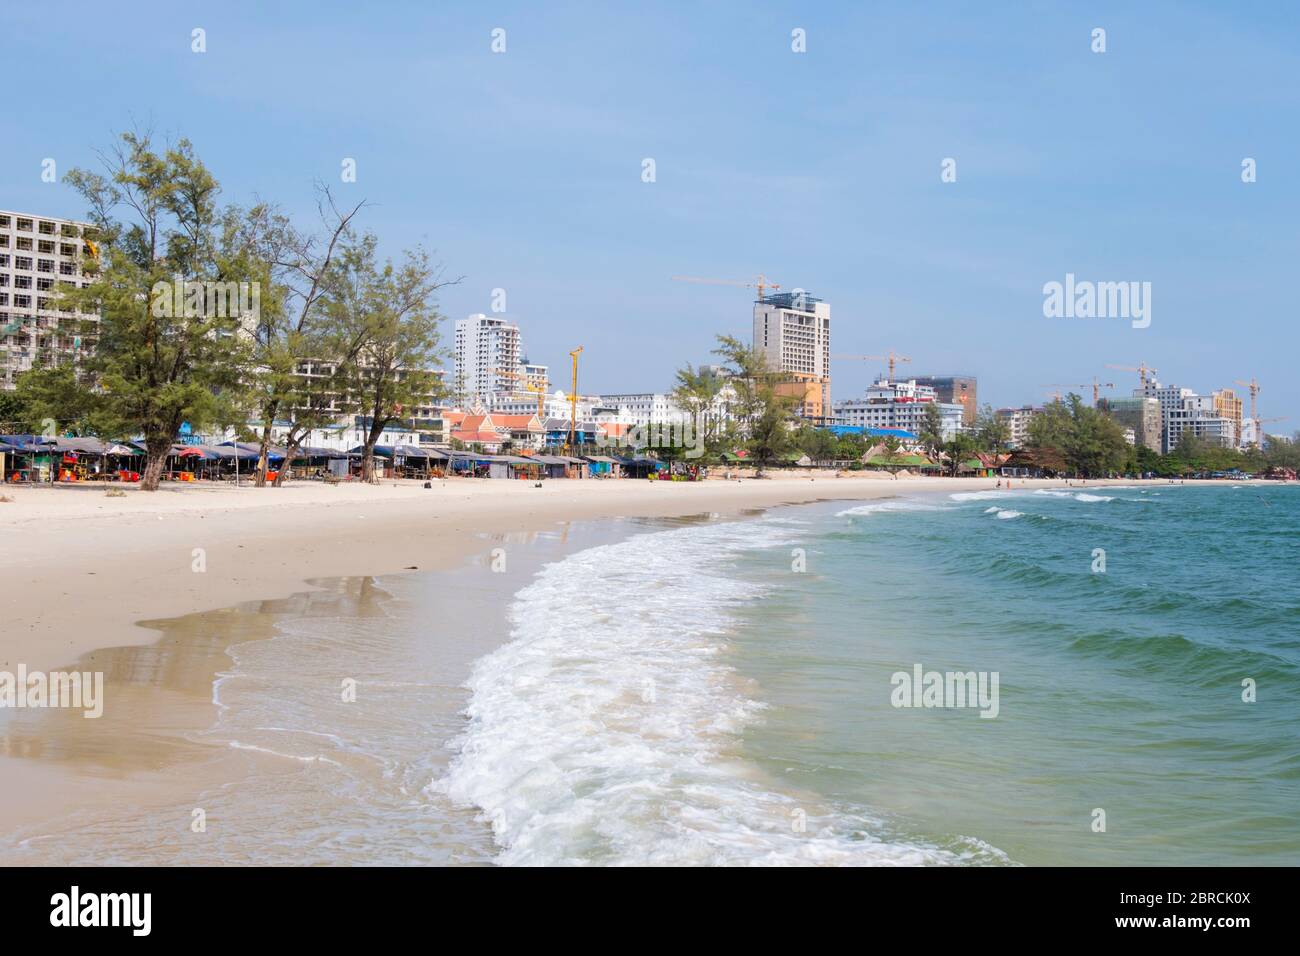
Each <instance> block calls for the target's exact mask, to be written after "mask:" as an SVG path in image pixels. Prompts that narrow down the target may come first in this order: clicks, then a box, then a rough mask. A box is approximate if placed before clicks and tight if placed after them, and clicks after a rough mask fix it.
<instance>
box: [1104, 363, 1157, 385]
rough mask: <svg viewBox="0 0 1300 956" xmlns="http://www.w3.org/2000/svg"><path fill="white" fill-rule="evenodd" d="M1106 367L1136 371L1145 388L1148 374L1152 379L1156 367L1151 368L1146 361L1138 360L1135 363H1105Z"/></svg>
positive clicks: (1122, 370) (1123, 370)
mask: <svg viewBox="0 0 1300 956" xmlns="http://www.w3.org/2000/svg"><path fill="white" fill-rule="evenodd" d="M1106 367H1107V368H1114V369H1119V370H1120V371H1121V372H1137V373H1138V377H1139V378H1140V379H1141V380H1142V387H1143V388H1146V385H1147V378H1148V376H1149V377H1150V378H1151V379H1152V380H1153V381H1154V379H1155V377H1156V372H1158V371H1160V370H1159V369H1158V368H1152V367H1151V366H1150V365H1148V364H1147V363H1146V362H1138V363H1137V365H1107V366H1106Z"/></svg>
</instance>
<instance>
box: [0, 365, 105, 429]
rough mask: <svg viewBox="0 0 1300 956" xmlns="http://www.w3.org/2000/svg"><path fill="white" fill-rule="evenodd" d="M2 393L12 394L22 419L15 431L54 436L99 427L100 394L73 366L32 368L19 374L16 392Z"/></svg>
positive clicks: (10, 395) (15, 408) (17, 412)
mask: <svg viewBox="0 0 1300 956" xmlns="http://www.w3.org/2000/svg"><path fill="white" fill-rule="evenodd" d="M0 394H3V395H6V396H9V397H11V400H12V406H11V407H12V408H13V410H14V411H15V413H16V416H15V417H18V418H21V419H22V428H21V429H15V431H23V432H31V433H37V432H39V433H41V434H44V435H47V436H49V437H53V435H56V434H64V435H66V434H69V433H72V434H87V433H93V432H95V431H97V430H98V429H97V428H96V427H95V421H94V420H95V417H96V414H95V413H96V404H97V401H96V396H95V394H94V393H93V392H92V391H91V390H90V389H88V388H86V387H85V385H84V383H83V382H82V381H81V378H80V377H79V376H78V374H77V371H76V369H75V368H73V367H72V366H71V365H59V366H56V367H53V368H51V367H48V366H39V367H37V368H32V369H28V370H27V371H26V372H23V373H22V374H21V375H19V376H18V380H17V382H16V383H15V387H14V390H13V391H12V392H5V393H0ZM5 417H8V416H5ZM47 425H48V426H49V427H47Z"/></svg>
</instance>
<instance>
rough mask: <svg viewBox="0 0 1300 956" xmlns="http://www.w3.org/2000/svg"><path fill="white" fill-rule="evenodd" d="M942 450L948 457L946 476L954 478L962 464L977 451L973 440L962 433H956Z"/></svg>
mask: <svg viewBox="0 0 1300 956" xmlns="http://www.w3.org/2000/svg"><path fill="white" fill-rule="evenodd" d="M943 450H944V452H945V453H947V455H948V474H950V475H952V476H954V477H955V476H956V475H957V471H958V470H959V469H960V468H961V465H962V462H964V461H966V460H967V459H968V458H970V456H971V455H973V454H975V452H976V450H977V449H976V444H975V439H974V438H972V437H971V436H970V435H967V434H966V433H964V432H957V434H955V435H953V436H952V438H950V439H949V440H948V441H947V442H946V443H945V444H944V446H943Z"/></svg>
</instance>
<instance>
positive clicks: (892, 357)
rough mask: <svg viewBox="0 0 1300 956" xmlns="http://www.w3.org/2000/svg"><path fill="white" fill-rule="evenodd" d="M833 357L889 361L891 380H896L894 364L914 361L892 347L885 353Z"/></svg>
mask: <svg viewBox="0 0 1300 956" xmlns="http://www.w3.org/2000/svg"><path fill="white" fill-rule="evenodd" d="M831 358H833V359H849V360H853V361H861V362H888V363H889V380H890V381H891V382H892V381H893V380H894V366H895V365H896V364H898V363H900V362H910V361H912V360H911V359H910V358H908V357H907V356H906V355H899V354H898V353H897V352H895V351H894V350H893V349H890V350H889V351H888V352H886V353H885V354H884V355H832V356H831Z"/></svg>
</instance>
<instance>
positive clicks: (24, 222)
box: [16, 219, 32, 232]
mask: <svg viewBox="0 0 1300 956" xmlns="http://www.w3.org/2000/svg"><path fill="white" fill-rule="evenodd" d="M16 228H17V229H18V231H19V232H31V231H32V221H31V220H30V219H19V220H18V222H17V224H16Z"/></svg>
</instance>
